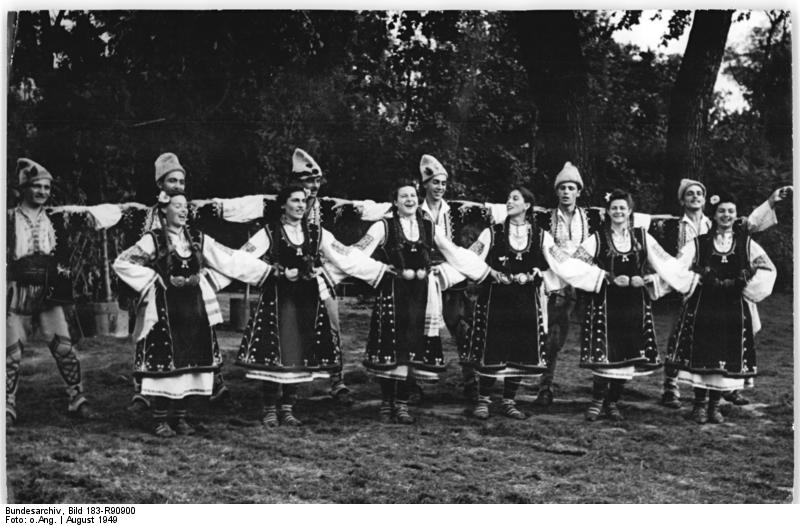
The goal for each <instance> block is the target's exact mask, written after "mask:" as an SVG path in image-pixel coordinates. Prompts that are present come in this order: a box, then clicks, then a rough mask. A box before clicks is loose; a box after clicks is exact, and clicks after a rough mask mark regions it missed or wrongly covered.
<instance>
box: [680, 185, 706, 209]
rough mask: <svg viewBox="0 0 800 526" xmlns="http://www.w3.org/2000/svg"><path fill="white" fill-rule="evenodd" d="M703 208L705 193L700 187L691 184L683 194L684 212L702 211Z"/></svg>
mask: <svg viewBox="0 0 800 526" xmlns="http://www.w3.org/2000/svg"><path fill="white" fill-rule="evenodd" d="M704 206H706V193H705V192H704V191H703V187H702V186H699V185H696V184H693V185H691V186H690V187H689V188H687V189H686V190H685V191H684V192H683V208H684V210H686V211H696V210H702V209H703V207H704Z"/></svg>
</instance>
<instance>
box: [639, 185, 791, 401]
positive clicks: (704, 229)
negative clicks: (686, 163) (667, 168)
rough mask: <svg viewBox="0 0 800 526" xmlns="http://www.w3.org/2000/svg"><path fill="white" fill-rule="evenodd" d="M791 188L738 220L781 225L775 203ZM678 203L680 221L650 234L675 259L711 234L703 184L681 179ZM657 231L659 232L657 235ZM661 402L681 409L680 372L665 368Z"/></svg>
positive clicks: (655, 225) (731, 395) (654, 227)
mask: <svg viewBox="0 0 800 526" xmlns="http://www.w3.org/2000/svg"><path fill="white" fill-rule="evenodd" d="M791 189H792V187H791V186H784V187H781V188H778V189H776V190H775V191H774V192H773V193H772V194H771V195H770V197H769V199H767V200H766V201H764V203H762V204H761V205H760V206H759V207H758V208H756V209H755V210H753V212H752V213H751V214H750V215H749V216H748V217H746V218H739V219H738V220H737V221H740V222H741V223H743V226H746V229H747V231H748V232H749V233H754V232H761V231H763V230H766V229H768V228H770V227H772V226H774V225H776V224H777V223H778V219H777V216H776V215H775V204H776V203H778V202H780V201H782V200H783V199H784V198H785V197H786V196H787V195H789V192H790V191H791ZM678 202H679V203H680V204H681V207H682V208H683V215H682V216H681V217H680V218H679V219H678V218H669V219H668V220H667V221H661V222H659V221H654V222H652V223H651V231H654V234H658V236H659V237H662V238H663V240H664V241H665V243H664V244H663V246H664V248H665V249H666V250H667V251H668V252H669V253H670V254H671V255H673V256H675V255H677V254H678V253H679V252H680V249H681V248H683V247H684V246H685V245H686V244H688V243H692V242H693V241H694V240H695V238H697V237H699V236H701V235H703V234H706V233H708V231H709V230H710V229H711V226H712V221H711V219H709V217H708V216H706V215H705V214H704V213H703V209H704V207H705V205H706V187H705V185H704V184H703V183H701V182H700V181H695V180H693V179H681V182H680V185H679V186H678ZM656 231H657V232H656ZM724 396H725V399H726V400H728V401H729V402H731V403H733V404H736V405H747V404H748V403H749V402H750V401H749V400H748V399H747V398H745V397H744V396H743V395H742V394H741V392H740V391H738V390H736V391H729V392H727V393H726V394H725V395H724ZM661 403H662V404H663V405H665V406H667V407H670V408H673V409H678V408H680V407H681V402H680V392H679V390H678V371H677V369H673V368H665V369H664V392H663V395H662V397H661Z"/></svg>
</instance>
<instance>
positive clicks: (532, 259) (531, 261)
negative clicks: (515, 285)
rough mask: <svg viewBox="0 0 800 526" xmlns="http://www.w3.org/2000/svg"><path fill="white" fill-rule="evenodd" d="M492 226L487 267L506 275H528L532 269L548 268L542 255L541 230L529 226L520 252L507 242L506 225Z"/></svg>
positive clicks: (534, 226)
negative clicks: (526, 240)
mask: <svg viewBox="0 0 800 526" xmlns="http://www.w3.org/2000/svg"><path fill="white" fill-rule="evenodd" d="M507 223H508V222H507V221H506V222H504V223H500V224H496V225H492V247H491V248H490V249H489V255H488V256H487V258H486V260H487V263H489V265H490V266H491V267H492V268H494V269H497V270H499V271H501V272H503V273H506V274H522V273H526V274H527V273H529V272H531V271H532V270H533V269H534V268H538V269H539V270H541V271H545V270H547V269H548V268H549V265H548V264H547V260H546V259H545V257H544V254H543V253H542V242H543V239H544V236H543V235H542V230H541V229H539V228H538V227H536V225H531V228H529V229H528V243H527V244H526V246H525V248H524V249H522V250H519V251H518V250H515V249H514V248H512V247H511V245H510V244H509V242H508V232H507V231H506V228H507V227H506V224H507Z"/></svg>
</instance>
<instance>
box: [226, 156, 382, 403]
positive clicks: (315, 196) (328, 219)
mask: <svg viewBox="0 0 800 526" xmlns="http://www.w3.org/2000/svg"><path fill="white" fill-rule="evenodd" d="M292 178H293V179H295V180H296V181H297V182H298V183H300V185H301V186H303V188H305V190H306V192H307V194H308V199H307V202H306V218H307V220H308V222H309V223H310V224H314V225H316V226H317V227H322V228H325V229H326V230H328V231H332V230H333V229H334V228H333V227H334V221H335V219H336V218H337V216H339V215H341V214H342V213H343V210H344V208H345V207H346V206H345V205H349V207H351V208H352V210H351V211H352V213H354V214H355V215H356V216H358V217H359V219H361V220H364V221H375V220H377V219H380V218H381V217H383V214H384V213H385V208H384V207H382V206H376V205H375V203H374V202H373V201H369V200H366V201H347V200H345V199H337V198H330V197H320V196H319V190H320V188H321V186H322V181H323V174H322V169H321V168H320V166H319V164H317V162H316V161H315V160H314V158H313V157H311V155H309V154H308V153H307V152H306V151H304V150H302V149H300V148H296V149H295V150H294V152H293V154H292ZM275 198H276V196H275V195H272V194H256V195H248V196H244V197H238V198H233V199H224V200H223V199H215V200H214V203H215V206H216V207H217V209H218V214H219V215H220V217H222V218H223V219H224V220H226V221H232V222H237V223H244V222H248V221H254V220H256V219H260V218H262V217H264V218H266V217H269V216H271V215H272V214H273V212H274V210H273V208H274V207H275V206H277V205H276V202H275ZM321 259H322V264H323V268H324V269H325V271H326V275H327V276H329V278H330V279H331V282H332V284H335V283H337V282H338V281H339V280H341V279H343V278H344V277H345V274H343V273H341V272H340V271H339V269H337V268H336V267H335V266H332V265H328V264H326V261H325V257H324V255H323V254H321ZM224 284H225V282H224V281H223V282H220V286H224ZM324 296H325V297H324V298H323V301H324V304H325V307H326V309H327V311H328V317H329V321H330V324H331V329H332V330H334V331H336V333H337V334H338V333H339V307H338V302H337V301H336V298H335V297H334V296H332V295H330V296H329V295H324ZM330 378H331V380H330V381H331V384H330V385H331V388H330V393H331V396H333V398H334V399H335V400H336V401H338V402H339V403H342V404H349V403H351V398H350V389H349V388H348V387H347V385H345V383H344V380H343V378H342V371H331V372H330Z"/></svg>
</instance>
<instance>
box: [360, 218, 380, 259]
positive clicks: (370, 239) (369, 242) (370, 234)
mask: <svg viewBox="0 0 800 526" xmlns="http://www.w3.org/2000/svg"><path fill="white" fill-rule="evenodd" d="M384 239H386V224H385V223H384V222H383V221H378V222H377V223H374V224H373V225H372V226H371V227H369V230H367V233H366V234H364V237H362V238H361V239H359V240H358V241H357V242H356V243H355V244H354V245H352V246H353V247H355V248H357V249H358V250H360V251H362V252H364V253H365V254H367V255H370V256H371V255H372V253H373V252H375V250H376V249H377V248H378V247H379V246H381V244H382V243H383V240H384Z"/></svg>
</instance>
